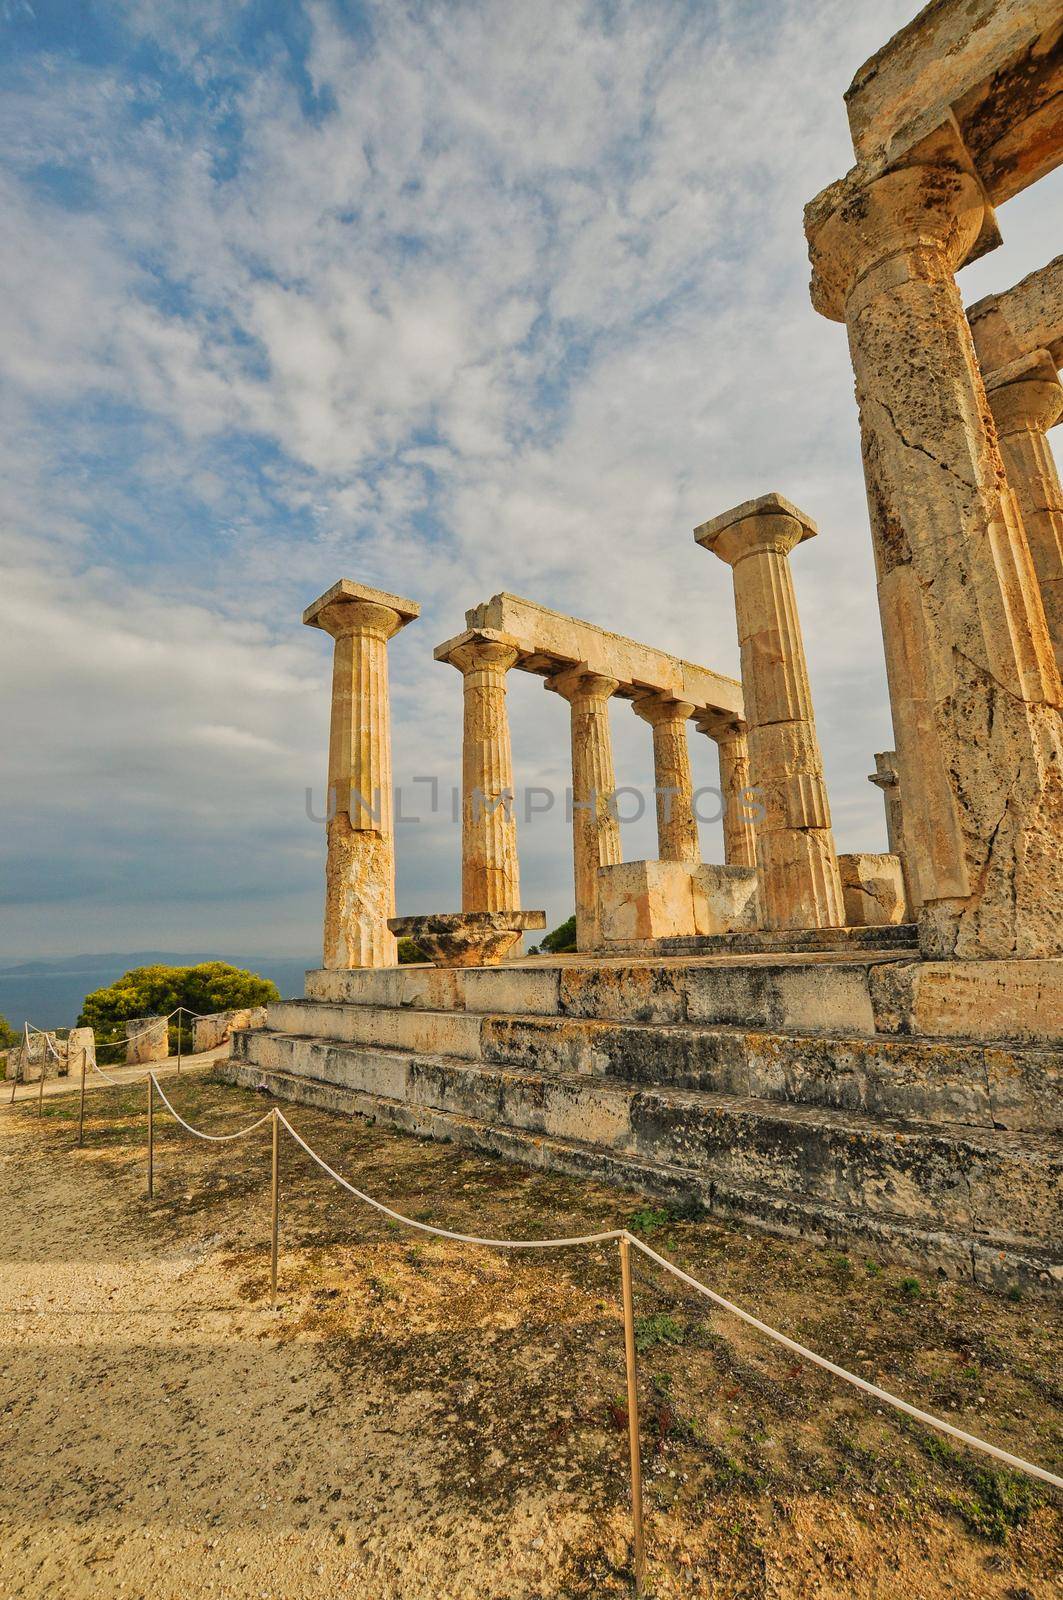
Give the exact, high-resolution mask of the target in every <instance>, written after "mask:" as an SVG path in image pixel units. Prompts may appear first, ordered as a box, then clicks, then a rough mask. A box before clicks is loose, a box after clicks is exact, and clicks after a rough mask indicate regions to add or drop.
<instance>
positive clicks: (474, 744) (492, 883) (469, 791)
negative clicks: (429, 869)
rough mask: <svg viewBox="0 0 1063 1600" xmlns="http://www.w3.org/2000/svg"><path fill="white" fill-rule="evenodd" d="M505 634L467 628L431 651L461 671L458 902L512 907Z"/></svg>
mask: <svg viewBox="0 0 1063 1600" xmlns="http://www.w3.org/2000/svg"><path fill="white" fill-rule="evenodd" d="M518 653H519V652H518V650H517V647H516V645H515V644H514V643H513V641H512V640H511V639H509V638H508V637H507V636H506V635H505V634H502V633H496V632H494V630H492V629H490V628H480V629H473V630H471V631H470V632H468V633H463V634H460V635H459V637H458V638H457V639H450V640H448V641H447V643H446V644H442V645H440V646H439V649H438V650H437V651H436V652H435V656H436V660H437V661H449V662H450V664H451V666H453V667H457V669H458V671H459V672H460V673H461V675H462V679H463V689H464V701H465V712H464V724H463V732H462V745H461V786H462V800H461V909H462V910H463V911H519V910H520V868H519V866H518V862H517V821H516V816H515V811H514V789H513V750H512V746H511V744H510V738H509V717H508V715H507V712H506V673H507V672H508V671H509V669H510V667H512V666H513V665H514V664H515V662H516V660H517V656H518Z"/></svg>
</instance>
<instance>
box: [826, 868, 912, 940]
mask: <svg viewBox="0 0 1063 1600" xmlns="http://www.w3.org/2000/svg"><path fill="white" fill-rule="evenodd" d="M838 870H839V872H840V873H841V880H842V895H843V897H844V900H845V921H846V925H847V926H848V927H850V928H875V927H879V926H881V925H882V924H899V923H902V922H904V921H905V920H906V917H905V903H904V876H903V873H902V872H901V862H900V857H899V856H895V855H869V854H866V853H865V854H860V855H842V856H839V857H838Z"/></svg>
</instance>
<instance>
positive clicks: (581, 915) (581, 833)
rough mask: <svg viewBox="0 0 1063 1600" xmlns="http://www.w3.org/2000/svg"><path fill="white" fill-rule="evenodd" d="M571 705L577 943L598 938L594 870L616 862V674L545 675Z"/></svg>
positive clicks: (583, 945) (588, 946) (587, 944)
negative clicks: (612, 707)
mask: <svg viewBox="0 0 1063 1600" xmlns="http://www.w3.org/2000/svg"><path fill="white" fill-rule="evenodd" d="M546 687H547V688H548V689H552V690H553V691H554V692H555V693H556V694H559V695H561V696H562V697H563V698H564V699H565V700H567V701H568V703H569V705H570V706H571V708H572V713H571V734H572V854H573V864H574V877H575V890H576V945H577V948H578V949H580V950H594V949H595V948H596V947H597V946H598V945H599V944H600V943H601V928H600V923H599V908H598V869H599V867H605V866H614V865H616V864H617V863H618V862H619V861H620V823H619V820H618V818H617V815H616V807H615V804H614V803H613V796H614V795H615V793H616V775H615V772H614V770H613V741H612V736H611V734H610V731H609V697H610V695H612V694H613V692H614V691H615V689H616V687H617V681H616V679H615V678H605V677H603V676H602V675H601V674H600V673H596V672H586V671H584V670H583V669H582V668H580V667H574V668H572V669H571V670H570V671H567V672H559V673H557V674H556V675H555V676H554V677H552V678H548V679H547V680H546Z"/></svg>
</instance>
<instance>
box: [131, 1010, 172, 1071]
mask: <svg viewBox="0 0 1063 1600" xmlns="http://www.w3.org/2000/svg"><path fill="white" fill-rule="evenodd" d="M123 1031H124V1033H125V1039H126V1047H125V1059H126V1066H135V1065H139V1064H141V1063H142V1062H150V1061H165V1060H166V1058H167V1056H168V1055H169V1054H170V1023H169V1020H168V1018H166V1017H131V1018H130V1020H129V1021H128V1022H127V1023H125V1025H124V1029H123Z"/></svg>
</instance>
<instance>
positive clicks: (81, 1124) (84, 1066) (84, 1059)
mask: <svg viewBox="0 0 1063 1600" xmlns="http://www.w3.org/2000/svg"><path fill="white" fill-rule="evenodd" d="M88 1070H89V1053H88V1051H87V1050H86V1049H85V1046H84V1045H82V1047H81V1104H80V1106H79V1107H78V1149H79V1150H80V1149H81V1147H82V1145H83V1144H84V1143H85V1078H86V1076H87V1075H88Z"/></svg>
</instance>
